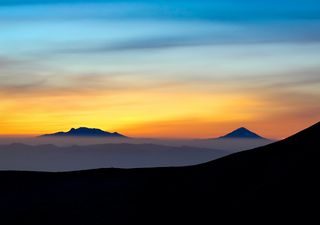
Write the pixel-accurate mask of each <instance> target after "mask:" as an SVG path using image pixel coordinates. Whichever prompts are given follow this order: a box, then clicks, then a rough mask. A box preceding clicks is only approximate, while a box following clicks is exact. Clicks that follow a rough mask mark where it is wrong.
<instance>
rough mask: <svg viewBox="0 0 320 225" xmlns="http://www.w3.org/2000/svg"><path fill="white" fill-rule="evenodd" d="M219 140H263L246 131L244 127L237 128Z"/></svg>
mask: <svg viewBox="0 0 320 225" xmlns="http://www.w3.org/2000/svg"><path fill="white" fill-rule="evenodd" d="M220 138H256V139H263V137H261V136H259V135H257V134H256V133H253V132H252V131H250V130H248V129H247V128H245V127H241V128H238V129H236V130H234V131H232V132H230V133H228V134H226V135H225V136H222V137H220Z"/></svg>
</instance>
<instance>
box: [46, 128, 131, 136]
mask: <svg viewBox="0 0 320 225" xmlns="http://www.w3.org/2000/svg"><path fill="white" fill-rule="evenodd" d="M40 137H109V138H127V137H126V136H124V135H122V134H119V133H117V132H114V133H110V132H106V131H103V130H100V129H97V128H87V127H80V128H78V129H75V128H71V130H69V131H68V132H57V133H53V134H45V135H42V136H40Z"/></svg>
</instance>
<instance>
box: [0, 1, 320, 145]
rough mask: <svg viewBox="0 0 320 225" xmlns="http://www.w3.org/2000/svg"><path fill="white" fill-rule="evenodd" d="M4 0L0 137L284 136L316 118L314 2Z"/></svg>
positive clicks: (318, 69)
mask: <svg viewBox="0 0 320 225" xmlns="http://www.w3.org/2000/svg"><path fill="white" fill-rule="evenodd" d="M0 2H1V1H0ZM7 2H8V4H1V3H0V15H1V16H0V17H1V35H0V135H39V134H44V133H53V132H57V131H68V130H69V129H70V128H72V127H74V128H77V127H82V126H86V127H93V128H100V129H103V130H106V131H110V132H114V131H117V132H120V133H123V134H125V135H127V136H133V137H167V138H209V137H216V136H221V135H224V134H225V133H227V132H230V131H231V130H234V129H236V128H238V127H242V126H244V127H247V128H248V129H251V130H253V131H255V132H257V133H258V134H260V135H262V136H265V137H268V138H276V139H280V138H284V137H287V136H289V135H291V134H293V133H295V132H297V131H299V130H301V129H303V128H305V127H307V126H309V125H311V124H313V123H315V122H317V121H319V120H320V104H319V103H320V35H319V32H318V31H319V30H320V29H319V27H320V17H319V15H320V13H319V12H320V3H318V2H317V1H312V3H311V1H305V2H304V1H301V3H299V5H298V4H296V5H294V4H288V2H287V1H286V2H284V3H279V2H276V1H268V3H267V1H266V4H262V3H261V1H255V2H254V1H238V0H230V3H232V4H225V0H216V1H201V0H189V1H183V2H182V1H166V3H165V4H163V3H160V1H135V0H130V1H103V0H99V1H94V0H90V1H86V0H81V1H80V0H79V1H68V0H65V1H59V3H56V2H55V1H49V2H50V3H49V2H47V1H40V0H33V1H32V3H31V1H29V3H28V2H26V1H7ZM9 2H10V4H9ZM22 2H23V4H22ZM98 2H99V3H98ZM213 2H215V3H213ZM245 2H246V3H245ZM268 4H269V6H268ZM70 9H72V10H70ZM275 9H276V10H275ZM212 12H215V13H212Z"/></svg>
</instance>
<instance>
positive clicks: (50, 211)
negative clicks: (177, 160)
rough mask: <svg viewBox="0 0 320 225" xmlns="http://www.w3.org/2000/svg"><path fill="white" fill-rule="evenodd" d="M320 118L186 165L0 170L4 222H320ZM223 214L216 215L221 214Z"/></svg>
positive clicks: (50, 224) (78, 224)
mask: <svg viewBox="0 0 320 225" xmlns="http://www.w3.org/2000/svg"><path fill="white" fill-rule="evenodd" d="M319 137H320V123H317V124H315V125H314V126H312V127H310V128H308V129H306V130H304V131H302V132H300V133H298V134H295V135H293V136H292V137H289V138H287V139H285V140H282V141H279V142H276V143H273V144H269V145H267V146H264V147H259V148H256V149H253V150H248V151H244V152H240V153H236V154H232V155H229V156H226V157H223V158H221V159H218V160H214V161H211V162H208V163H205V164H201V165H196V166H189V167H168V168H153V169H151V168H148V169H129V170H123V169H100V170H89V171H78V172H66V173H44V172H42V173H39V172H14V171H2V172H0V180H1V185H0V199H1V204H0V212H1V214H2V216H1V221H2V223H3V224H19V225H24V224H33V225H38V224H39V225H40V224H41V225H42V224H46V225H53V224H54V225H56V224H60V225H67V224H68V225H82V224H84V225H85V224H90V225H98V224H113V225H120V224H227V223H228V222H230V221H233V222H236V223H241V222H246V224H248V223H252V224H253V223H254V224H262V223H268V222H269V223H276V222H277V223H284V224H288V223H291V222H298V221H302V222H303V224H310V223H311V221H312V222H313V223H314V224H317V223H319V216H318V215H319V212H318V208H317V205H318V203H319V197H320V195H319V188H320V185H319V182H318V177H319V175H320V172H319V171H320V163H319V156H320V154H319V149H320V138H319ZM221 221H222V222H221Z"/></svg>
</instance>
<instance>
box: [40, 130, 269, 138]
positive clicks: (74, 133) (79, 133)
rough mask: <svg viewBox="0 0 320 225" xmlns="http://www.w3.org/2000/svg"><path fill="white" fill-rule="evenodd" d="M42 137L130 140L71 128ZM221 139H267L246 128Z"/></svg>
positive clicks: (105, 133) (100, 132)
mask: <svg viewBox="0 0 320 225" xmlns="http://www.w3.org/2000/svg"><path fill="white" fill-rule="evenodd" d="M40 137H109V138H128V137H126V136H124V135H122V134H120V133H117V132H114V133H110V132H107V131H103V130H101V129H98V128H87V127H80V128H77V129H75V128H71V129H70V130H69V131H68V132H62V131H60V132H56V133H53V134H44V135H41V136H40ZM220 138H252V139H265V138H263V137H261V136H259V135H258V134H256V133H254V132H252V131H250V130H248V129H247V128H245V127H241V128H238V129H236V130H234V131H232V132H230V133H228V134H226V135H224V136H221V137H220Z"/></svg>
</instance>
